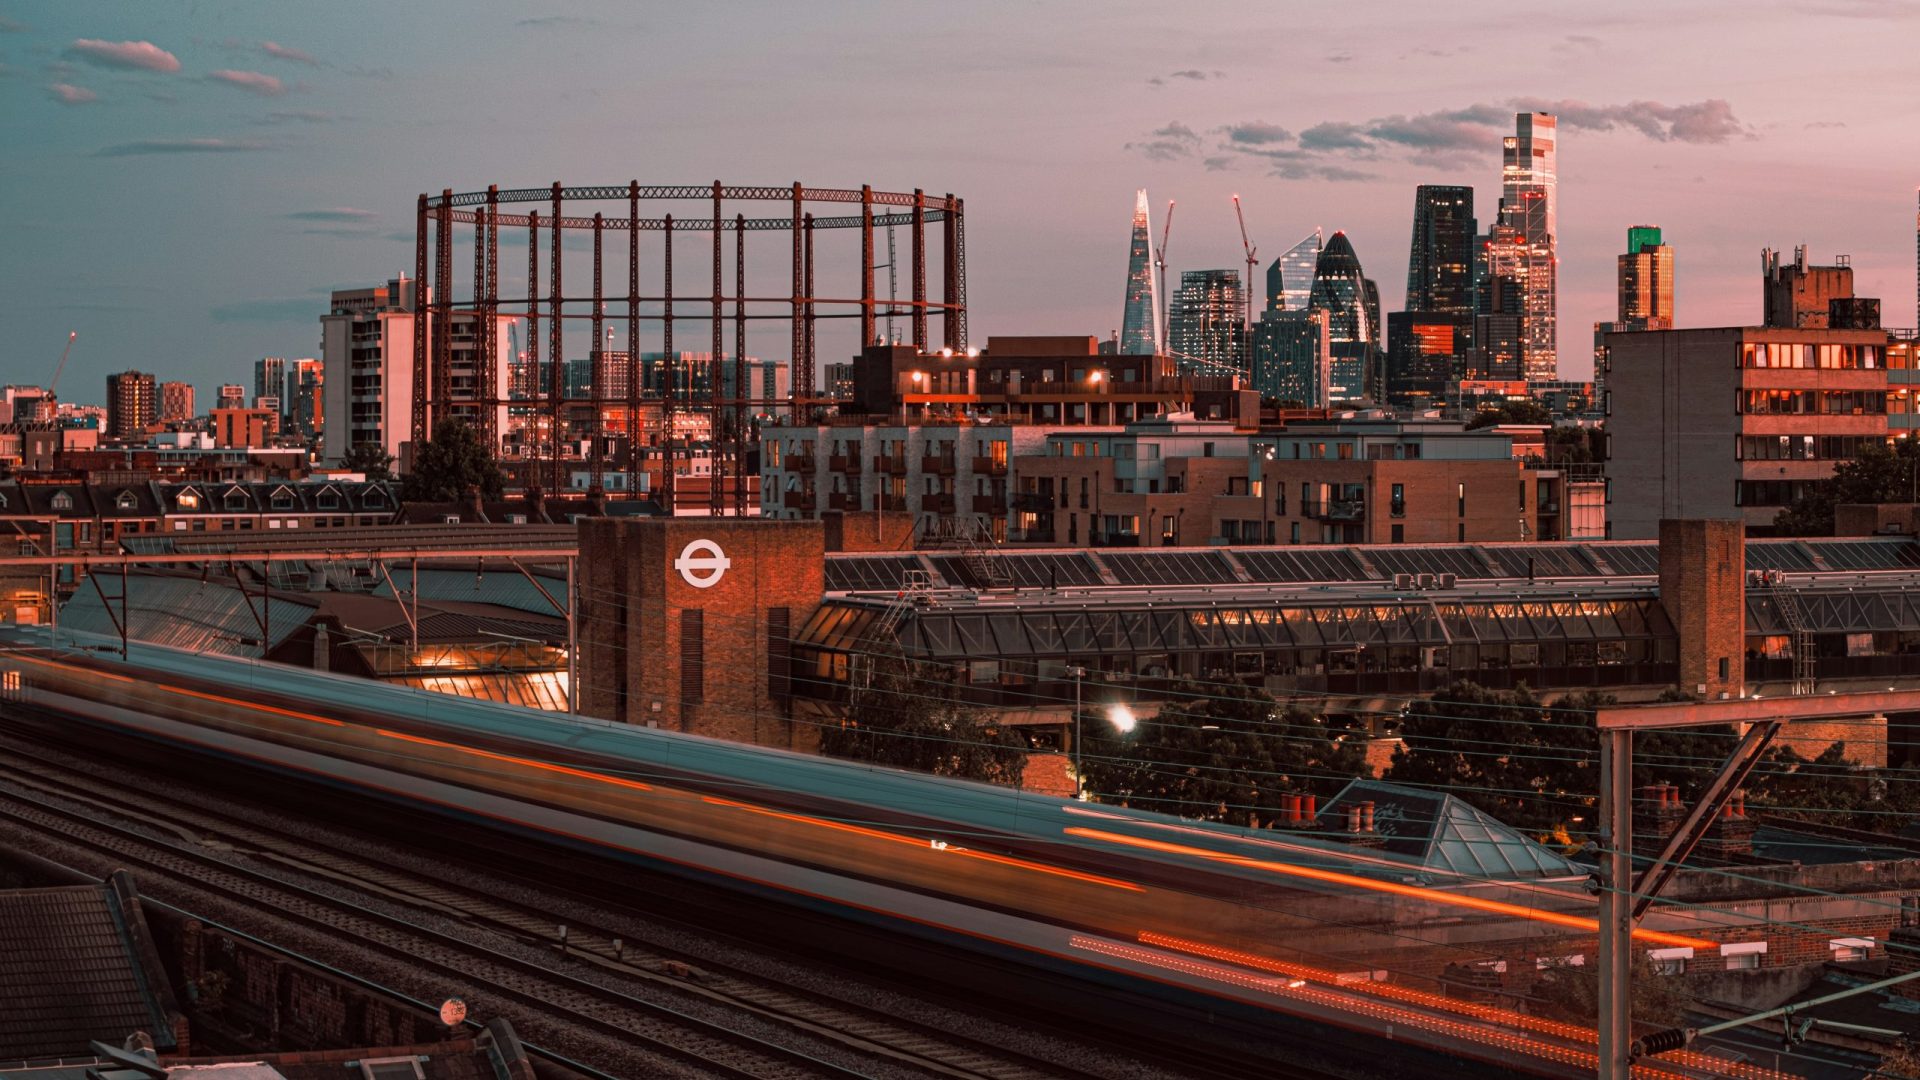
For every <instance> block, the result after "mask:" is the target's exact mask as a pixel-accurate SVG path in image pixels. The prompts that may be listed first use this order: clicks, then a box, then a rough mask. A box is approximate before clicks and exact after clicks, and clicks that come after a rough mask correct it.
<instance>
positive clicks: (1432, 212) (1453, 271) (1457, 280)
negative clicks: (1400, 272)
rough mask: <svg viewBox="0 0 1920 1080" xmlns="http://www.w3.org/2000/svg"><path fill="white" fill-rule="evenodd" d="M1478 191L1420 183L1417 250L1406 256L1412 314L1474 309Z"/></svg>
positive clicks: (1415, 207)
mask: <svg viewBox="0 0 1920 1080" xmlns="http://www.w3.org/2000/svg"><path fill="white" fill-rule="evenodd" d="M1478 232H1479V226H1478V224H1477V223H1476V222H1475V221H1474V219H1473V189H1472V188H1470V187H1453V186H1449V185H1440V184H1421V185H1420V186H1419V187H1417V188H1415V189H1414V192H1413V245H1412V247H1411V248H1410V249H1409V250H1408V255H1407V306H1406V310H1407V311H1422V312H1434V313H1443V314H1464V313H1466V312H1469V311H1471V310H1473V242H1474V238H1475V236H1476V234H1477V233H1478Z"/></svg>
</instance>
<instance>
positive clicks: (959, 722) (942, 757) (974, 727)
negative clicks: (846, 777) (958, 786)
mask: <svg viewBox="0 0 1920 1080" xmlns="http://www.w3.org/2000/svg"><path fill="white" fill-rule="evenodd" d="M947 671H948V669H947V668H946V667H944V666H941V665H928V664H919V663H916V662H914V661H911V660H907V659H904V658H881V659H879V660H878V661H876V664H875V669H874V671H873V674H872V678H871V680H870V682H869V683H868V685H867V686H865V687H863V688H861V689H859V690H857V691H855V693H854V696H853V699H852V701H851V702H850V704H849V708H848V715H847V722H846V723H844V724H842V725H840V726H839V727H829V728H827V729H826V730H824V731H823V732H822V733H821V735H820V751H821V753H824V754H829V755H831V756H833V757H843V758H849V759H852V760H854V761H869V762H872V763H874V764H876V765H888V766H892V767H894V768H898V769H914V770H917V771H919V772H929V773H936V774H938V775H941V776H958V777H961V778H963V779H967V780H980V781H984V782H986V783H994V784H1005V785H1007V786H1009V787H1018V786H1020V777H1021V776H1022V775H1023V773H1024V772H1025V770H1026V764H1027V743H1026V740H1025V739H1023V738H1021V737H1020V735H1019V734H1018V733H1016V732H1014V731H1012V730H1010V729H1008V728H1004V727H1000V726H998V725H995V724H993V723H991V722H990V721H989V719H988V716H987V714H986V713H985V712H984V711H983V710H981V709H977V708H974V707H972V706H969V705H967V704H965V703H964V702H962V701H960V700H959V698H958V687H957V686H956V684H955V683H954V682H953V681H952V680H951V679H948V678H945V677H943V676H944V675H945V674H946V672H947Z"/></svg>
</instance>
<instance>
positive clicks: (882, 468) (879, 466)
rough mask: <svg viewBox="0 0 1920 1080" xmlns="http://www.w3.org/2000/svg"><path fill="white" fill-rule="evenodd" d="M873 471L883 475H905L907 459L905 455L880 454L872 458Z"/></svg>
mask: <svg viewBox="0 0 1920 1080" xmlns="http://www.w3.org/2000/svg"><path fill="white" fill-rule="evenodd" d="M873 471H874V472H877V473H880V474H881V475H883V476H905V475H907V459H906V457H905V455H897V456H892V457H889V456H887V455H885V454H882V455H881V456H879V457H876V458H874V459H873Z"/></svg>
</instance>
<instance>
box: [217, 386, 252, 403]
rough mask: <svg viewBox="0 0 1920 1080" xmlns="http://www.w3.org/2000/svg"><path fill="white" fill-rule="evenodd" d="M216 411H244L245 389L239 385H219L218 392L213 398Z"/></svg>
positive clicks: (245, 401)
mask: <svg viewBox="0 0 1920 1080" xmlns="http://www.w3.org/2000/svg"><path fill="white" fill-rule="evenodd" d="M213 397H214V402H213V407H214V408H216V409H244V408H246V407H247V388H246V387H244V386H242V385H240V384H239V383H221V384H220V391H219V392H218V393H216V394H215V395H214V396H213Z"/></svg>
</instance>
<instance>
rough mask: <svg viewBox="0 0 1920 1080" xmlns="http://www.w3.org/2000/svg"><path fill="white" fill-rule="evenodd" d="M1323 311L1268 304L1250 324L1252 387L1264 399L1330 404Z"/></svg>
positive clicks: (1328, 349) (1320, 405)
mask: <svg viewBox="0 0 1920 1080" xmlns="http://www.w3.org/2000/svg"><path fill="white" fill-rule="evenodd" d="M1332 368H1333V352H1332V344H1331V342H1329V341H1328V339H1327V313H1326V312H1325V311H1321V310H1319V309H1317V308H1308V309H1306V310H1303V311H1289V310H1287V309H1285V308H1274V307H1269V308H1268V309H1267V310H1266V311H1264V312H1262V313H1261V314H1260V321H1259V322H1258V323H1255V324H1254V327H1253V379H1252V382H1253V388H1254V389H1255V390H1258V391H1260V396H1261V398H1263V399H1268V400H1271V401H1273V402H1275V403H1278V404H1281V405H1292V406H1301V407H1305V408H1309V409H1319V408H1325V407H1326V406H1327V405H1328V404H1330V402H1329V400H1328V398H1329V396H1330V392H1331V389H1330V386H1329V380H1330V378H1331V374H1332Z"/></svg>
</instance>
